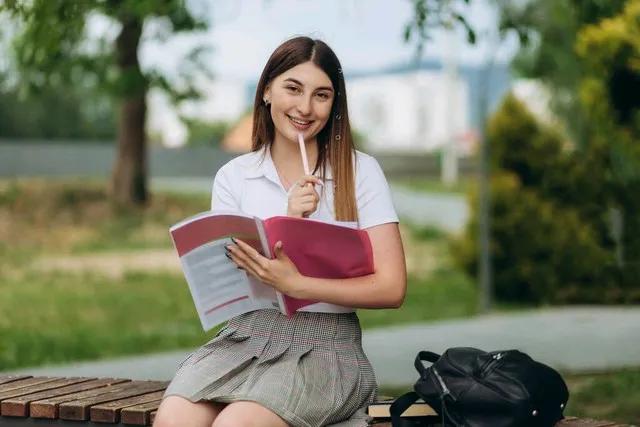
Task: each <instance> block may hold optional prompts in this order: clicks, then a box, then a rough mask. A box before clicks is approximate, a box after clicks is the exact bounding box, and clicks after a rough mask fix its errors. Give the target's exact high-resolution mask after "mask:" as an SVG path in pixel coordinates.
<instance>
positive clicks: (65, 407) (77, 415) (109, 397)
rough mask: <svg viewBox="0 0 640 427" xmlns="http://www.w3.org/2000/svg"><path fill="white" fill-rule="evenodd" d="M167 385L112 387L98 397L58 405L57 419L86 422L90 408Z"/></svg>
mask: <svg viewBox="0 0 640 427" xmlns="http://www.w3.org/2000/svg"><path fill="white" fill-rule="evenodd" d="M168 384H169V382H168V381H131V382H129V383H126V384H124V385H123V388H122V389H120V390H117V389H116V387H118V386H116V387H112V388H111V390H109V391H108V392H107V393H104V394H101V395H98V396H92V397H87V398H84V399H78V400H73V401H71V402H65V403H62V404H60V405H59V407H58V418H60V419H63V420H74V421H86V420H88V419H89V409H90V408H91V406H94V405H98V404H100V403H106V402H111V401H114V400H119V399H125V398H128V397H134V396H139V395H141V394H147V393H151V392H154V391H160V390H164V389H165V388H166V387H167V385H168Z"/></svg>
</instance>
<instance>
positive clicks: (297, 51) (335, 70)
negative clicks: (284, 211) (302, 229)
mask: <svg viewBox="0 0 640 427" xmlns="http://www.w3.org/2000/svg"><path fill="white" fill-rule="evenodd" d="M307 61H313V63H314V64H316V65H317V66H318V67H319V68H320V69H321V70H323V71H324V72H325V73H326V74H327V76H329V79H330V80H331V83H332V84H333V88H334V92H335V97H334V100H333V106H332V107H331V115H330V116H329V120H328V121H327V123H326V125H325V126H324V128H322V130H321V131H320V132H319V133H318V135H317V141H318V162H317V163H316V166H315V169H314V171H313V173H314V174H315V173H317V172H318V171H319V172H320V177H321V178H322V179H324V177H325V173H326V167H327V162H329V165H331V170H332V174H333V184H334V201H333V206H334V210H335V214H336V220H338V221H357V220H358V209H357V205H356V196H355V174H354V166H353V164H354V162H353V159H354V157H355V146H354V144H353V137H352V135H351V127H350V126H349V114H348V112H347V92H346V89H345V84H344V76H343V73H342V67H341V66H340V61H339V60H338V57H337V56H336V54H335V53H334V52H333V51H332V50H331V48H330V47H329V46H327V44H326V43H324V42H323V41H321V40H314V39H311V38H309V37H295V38H292V39H290V40H287V41H286V42H284V43H283V44H281V45H280V46H278V48H277V49H276V50H275V51H274V52H273V53H272V54H271V57H270V58H269V60H268V61H267V65H265V67H264V70H263V71H262V75H261V76H260V81H259V82H258V87H257V88H256V98H255V101H254V103H253V134H252V135H251V142H252V148H251V151H258V150H260V149H261V148H262V147H264V146H265V145H270V144H272V143H273V139H274V136H275V130H274V125H273V120H272V118H271V112H270V109H269V107H268V106H267V105H266V104H265V103H264V102H263V100H262V97H263V96H264V92H265V89H266V87H267V86H268V85H269V83H271V82H272V81H273V79H275V78H276V77H277V76H279V75H280V74H282V73H284V72H285V71H287V70H289V69H291V68H293V67H295V66H296V65H299V64H302V63H304V62H307Z"/></svg>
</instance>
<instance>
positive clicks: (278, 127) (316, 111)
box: [264, 61, 334, 143]
mask: <svg viewBox="0 0 640 427" xmlns="http://www.w3.org/2000/svg"><path fill="white" fill-rule="evenodd" d="M264 97H265V98H266V99H267V100H269V101H270V102H271V105H270V108H271V118H272V119H273V124H274V126H275V132H276V139H279V138H284V139H286V140H289V141H293V142H295V143H297V141H298V137H297V135H298V133H302V134H303V136H304V139H305V141H307V140H311V139H314V138H315V137H316V135H317V134H318V133H319V132H320V131H321V130H322V128H324V126H325V124H326V123H327V121H328V120H329V115H330V114H331V106H332V105H333V99H334V89H333V85H332V84H331V80H330V79H329V76H327V74H326V73H325V72H324V71H322V69H320V68H319V67H318V66H317V65H315V64H314V63H313V62H311V61H307V62H304V63H302V64H299V65H296V66H295V67H293V68H290V69H289V70H287V71H285V72H284V73H282V74H280V75H279V76H277V77H276V78H275V79H273V81H272V82H271V83H270V84H269V85H268V87H267V89H266V90H265V94H264Z"/></svg>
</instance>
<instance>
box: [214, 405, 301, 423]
mask: <svg viewBox="0 0 640 427" xmlns="http://www.w3.org/2000/svg"><path fill="white" fill-rule="evenodd" d="M238 426H243V427H289V425H288V424H287V423H286V422H285V421H284V420H283V419H282V418H280V417H279V416H278V415H276V414H275V413H274V412H272V411H271V410H269V409H267V408H265V407H264V406H262V405H260V404H259V403H255V402H245V401H240V402H233V403H230V404H229V405H227V407H226V408H224V410H223V411H222V412H221V413H220V415H218V416H217V417H216V419H215V421H214V422H213V427H238Z"/></svg>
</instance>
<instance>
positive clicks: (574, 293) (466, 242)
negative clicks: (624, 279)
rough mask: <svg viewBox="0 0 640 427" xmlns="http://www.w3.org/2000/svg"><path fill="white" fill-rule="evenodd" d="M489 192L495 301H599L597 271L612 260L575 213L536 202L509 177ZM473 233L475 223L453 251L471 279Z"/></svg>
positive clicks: (602, 279) (600, 273) (533, 195)
mask: <svg viewBox="0 0 640 427" xmlns="http://www.w3.org/2000/svg"><path fill="white" fill-rule="evenodd" d="M491 190H492V191H491V197H492V199H491V202H492V207H491V209H492V212H491V214H492V215H491V216H492V222H491V259H492V266H493V269H494V277H493V283H494V291H495V297H496V298H497V299H498V300H500V301H503V302H530V303H558V302H600V295H599V293H600V292H599V290H600V288H601V287H602V286H603V285H605V284H606V281H607V279H606V275H605V274H604V271H603V269H602V266H603V265H608V264H611V262H612V261H611V259H610V258H611V257H610V255H609V253H608V252H607V251H605V250H603V249H602V248H601V247H600V246H599V244H598V239H597V233H596V232H595V231H594V229H593V228H592V227H590V225H589V224H588V223H585V222H584V221H582V220H581V219H580V216H579V215H578V212H577V211H576V210H574V209H570V208H569V209H566V208H560V207H558V206H557V205H556V204H555V203H553V202H550V201H548V200H545V199H543V198H541V197H540V196H539V195H538V194H537V193H536V192H535V191H533V190H532V189H529V188H525V187H523V186H522V185H521V184H520V182H519V180H518V178H517V176H515V175H514V174H511V173H502V174H500V175H498V176H497V177H495V178H494V179H493V180H492V182H491ZM473 199H476V196H475V195H474V196H473ZM475 205H476V203H474V206H475ZM474 217H475V216H474ZM477 229H478V224H477V221H475V220H474V221H472V222H471V223H470V224H469V225H468V229H467V233H466V237H465V239H463V240H462V241H461V242H460V243H459V244H458V245H457V249H458V250H457V251H456V253H457V254H458V256H457V259H458V261H459V262H460V263H461V265H462V266H463V267H464V269H465V270H466V271H468V272H470V273H472V274H475V272H476V271H477V267H478V266H477V258H478V256H477V245H476V244H475V241H476V239H475V238H470V237H471V236H476V235H477Z"/></svg>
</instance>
